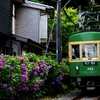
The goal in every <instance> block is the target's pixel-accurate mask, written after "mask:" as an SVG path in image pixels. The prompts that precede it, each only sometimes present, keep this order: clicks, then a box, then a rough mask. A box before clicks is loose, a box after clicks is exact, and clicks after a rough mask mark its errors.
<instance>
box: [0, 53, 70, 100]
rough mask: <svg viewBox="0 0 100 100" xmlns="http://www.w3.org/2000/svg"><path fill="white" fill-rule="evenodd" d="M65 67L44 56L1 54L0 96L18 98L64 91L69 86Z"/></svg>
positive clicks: (61, 63)
mask: <svg viewBox="0 0 100 100" xmlns="http://www.w3.org/2000/svg"><path fill="white" fill-rule="evenodd" d="M68 72H69V69H68V66H67V64H66V62H65V60H64V61H63V62H60V64H58V63H57V62H55V61H54V60H51V58H49V57H46V56H38V55H36V54H34V53H28V54H25V55H22V56H10V55H0V77H1V79H0V99H2V100H15V99H17V100H20V99H23V98H24V99H25V98H27V100H29V99H28V98H29V97H31V98H33V97H40V96H43V95H50V94H54V93H56V92H62V91H63V92H64V91H66V90H67V89H68V86H69V84H68V83H69V81H68Z"/></svg>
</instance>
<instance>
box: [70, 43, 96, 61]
mask: <svg viewBox="0 0 100 100" xmlns="http://www.w3.org/2000/svg"><path fill="white" fill-rule="evenodd" d="M97 48H98V47H97V43H88V44H77V45H76V44H74V45H71V50H72V51H71V55H72V60H92V59H98V49H97Z"/></svg>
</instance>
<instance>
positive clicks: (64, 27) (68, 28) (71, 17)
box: [48, 7, 78, 53]
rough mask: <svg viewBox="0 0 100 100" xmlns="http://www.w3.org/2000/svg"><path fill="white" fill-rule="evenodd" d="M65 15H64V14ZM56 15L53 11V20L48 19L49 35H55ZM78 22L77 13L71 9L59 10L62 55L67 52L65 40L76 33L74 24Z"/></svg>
mask: <svg viewBox="0 0 100 100" xmlns="http://www.w3.org/2000/svg"><path fill="white" fill-rule="evenodd" d="M64 11H65V12H66V13H65V12H64ZM56 14H57V11H56V10H55V18H54V19H49V28H48V29H49V30H48V31H49V33H50V34H51V33H52V34H53V35H55V34H56V22H57V21H56V19H57V18H56ZM77 22H78V11H77V9H74V8H73V7H69V8H64V10H63V9H62V10H61V34H62V51H63V52H64V53H66V52H67V40H68V37H69V36H70V35H71V34H73V33H75V32H77V31H78V30H77V28H76V23H77Z"/></svg>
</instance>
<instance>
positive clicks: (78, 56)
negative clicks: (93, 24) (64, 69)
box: [68, 31, 100, 90]
mask: <svg viewBox="0 0 100 100" xmlns="http://www.w3.org/2000/svg"><path fill="white" fill-rule="evenodd" d="M68 46H69V75H70V78H71V79H72V80H74V81H75V82H76V84H77V87H78V88H80V89H82V90H84V89H87V90H94V89H96V88H98V87H100V32H99V31H83V32H79V33H77V34H74V35H71V36H70V37H69V39H68Z"/></svg>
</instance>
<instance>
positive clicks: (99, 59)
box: [69, 41, 100, 62]
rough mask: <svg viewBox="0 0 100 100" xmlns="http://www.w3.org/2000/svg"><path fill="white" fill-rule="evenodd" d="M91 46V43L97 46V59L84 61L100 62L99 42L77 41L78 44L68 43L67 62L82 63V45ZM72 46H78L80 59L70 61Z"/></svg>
mask: <svg viewBox="0 0 100 100" xmlns="http://www.w3.org/2000/svg"><path fill="white" fill-rule="evenodd" d="M89 43H90V44H91V43H96V44H97V46H98V59H91V60H88V59H87V60H84V61H88V62H91V61H100V41H78V42H69V62H83V60H82V44H89ZM72 45H79V46H80V59H79V60H72V56H71V48H72Z"/></svg>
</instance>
